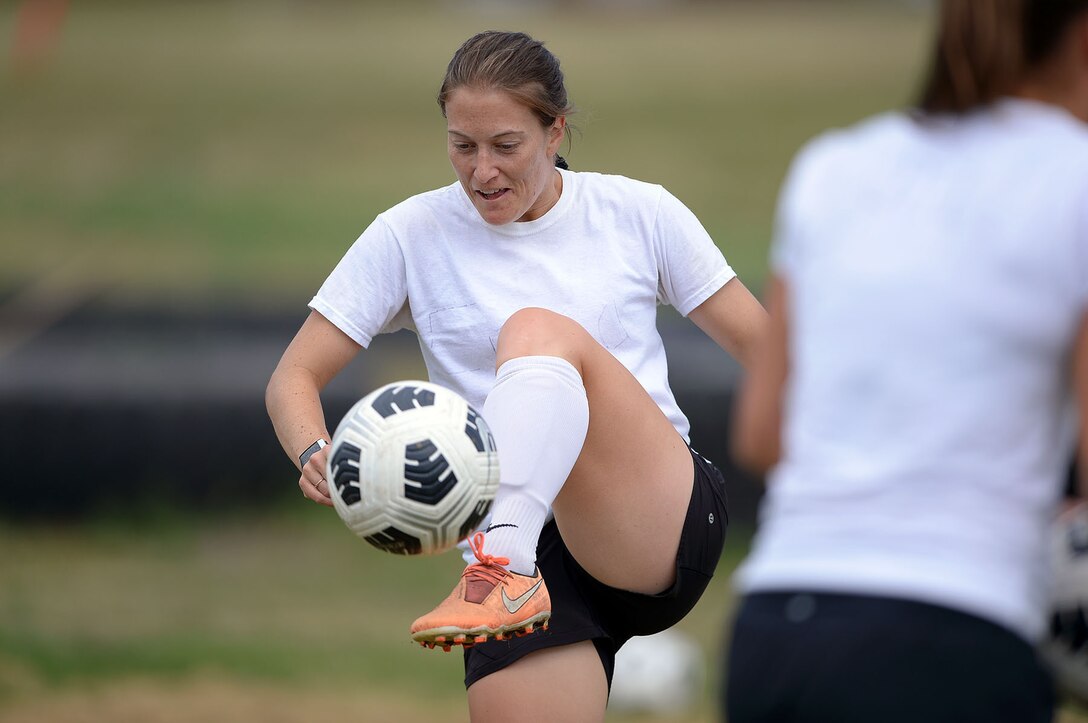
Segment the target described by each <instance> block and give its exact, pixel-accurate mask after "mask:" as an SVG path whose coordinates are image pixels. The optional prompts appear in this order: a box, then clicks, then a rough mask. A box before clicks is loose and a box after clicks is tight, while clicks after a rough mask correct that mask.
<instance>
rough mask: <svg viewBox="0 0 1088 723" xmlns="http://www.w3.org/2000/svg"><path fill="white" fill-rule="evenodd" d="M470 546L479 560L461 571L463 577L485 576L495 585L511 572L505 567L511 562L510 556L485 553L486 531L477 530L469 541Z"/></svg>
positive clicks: (478, 577) (475, 577)
mask: <svg viewBox="0 0 1088 723" xmlns="http://www.w3.org/2000/svg"><path fill="white" fill-rule="evenodd" d="M468 546H469V549H471V550H472V554H474V555H475V556H476V559H477V560H479V562H474V563H472V564H471V565H469V566H468V567H466V568H465V571H464V572H463V573H461V577H467V578H469V579H477V580H479V579H480V578H483V579H484V580H487V581H489V582H491V583H493V584H494V585H498V584H499V583H501V582H502V581H503V579H505V578H506V576H507V575H509V574H510V573H508V572H507V571H506V568H505V567H504V565H509V564H510V558H508V557H496V556H494V555H487V554H484V533H482V532H477V533H476V534H475V535H473V536H472V538H471V539H470V540H469V541H468Z"/></svg>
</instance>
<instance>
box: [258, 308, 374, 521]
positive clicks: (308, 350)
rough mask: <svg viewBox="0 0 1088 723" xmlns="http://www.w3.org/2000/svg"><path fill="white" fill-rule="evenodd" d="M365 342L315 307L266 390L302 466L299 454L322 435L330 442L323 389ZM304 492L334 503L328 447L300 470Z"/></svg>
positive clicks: (281, 433) (281, 432)
mask: <svg viewBox="0 0 1088 723" xmlns="http://www.w3.org/2000/svg"><path fill="white" fill-rule="evenodd" d="M361 349H362V347H360V346H359V344H357V343H356V342H355V340H353V339H352V338H351V337H349V336H348V335H347V334H345V333H344V332H342V331H340V329H338V328H337V327H336V326H334V325H333V324H332V322H330V321H329V320H328V319H326V318H325V317H324V316H322V315H321V314H319V313H317V312H316V311H311V312H310V316H309V317H307V319H306V321H305V322H304V323H303V324H302V328H301V329H299V331H298V333H297V334H296V335H295V338H294V339H292V340H291V343H290V344H289V345H288V347H287V350H286V351H285V352H284V353H283V357H282V358H281V359H280V363H279V364H278V365H277V366H276V370H275V371H274V372H272V378H271V379H269V381H268V388H267V389H266V390H265V406H266V407H267V408H268V416H269V417H270V418H271V419H272V426H273V427H275V430H276V437H278V438H279V440H280V445H282V446H283V450H284V451H285V452H286V453H287V456H288V457H290V458H291V460H292V461H293V462H294V463H295V466H296V467H298V466H299V455H301V454H302V453H303V452H304V451H305V450H306V449H307V448H309V447H310V446H311V445H312V444H313V443H314V442H315V441H317V440H318V439H324V440H326V441H331V436H330V435H329V431H328V429H327V427H326V425H325V413H324V411H323V410H322V408H321V397H320V392H321V390H322V389H324V388H325V385H326V384H328V383H329V381H330V380H331V379H332V378H333V377H335V376H336V375H337V374H338V373H339V372H340V370H341V369H343V368H344V367H345V366H347V364H348V362H350V361H351V360H352V359H354V358H355V355H356V354H358V353H359V351H360V350H361ZM300 471H301V473H302V474H301V476H300V477H299V487H300V488H301V489H302V494H303V495H304V496H305V497H307V498H309V499H311V500H313V501H314V502H317V503H319V504H323V505H327V506H329V507H331V506H332V498H330V497H329V491H328V483H327V482H326V481H325V479H324V478H325V450H321V451H318V452H317V453H315V454H314V455H313V456H311V457H310V459H309V461H308V462H307V463H306V466H305V468H302V469H300Z"/></svg>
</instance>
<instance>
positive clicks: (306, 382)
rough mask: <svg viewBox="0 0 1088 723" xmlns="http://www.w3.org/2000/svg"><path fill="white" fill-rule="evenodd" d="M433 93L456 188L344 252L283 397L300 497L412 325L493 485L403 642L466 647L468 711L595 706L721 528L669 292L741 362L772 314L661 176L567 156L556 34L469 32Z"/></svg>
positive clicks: (279, 382)
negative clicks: (345, 406) (622, 658)
mask: <svg viewBox="0 0 1088 723" xmlns="http://www.w3.org/2000/svg"><path fill="white" fill-rule="evenodd" d="M438 102H439V105H440V106H441V108H442V112H443V114H444V116H445V117H446V121H447V137H448V152H449V158H450V162H451V164H452V165H453V169H454V172H455V173H456V176H457V182H456V183H453V184H451V185H449V186H447V187H445V188H441V189H438V190H435V191H431V192H428V193H423V194H421V195H418V196H415V197H413V198H410V199H408V200H407V201H404V202H403V203H401V204H399V205H397V206H395V207H394V208H392V209H390V210H389V211H386V212H385V213H383V214H381V215H380V216H378V218H377V219H376V220H375V221H374V222H373V223H372V224H371V225H370V226H369V228H367V229H366V231H365V232H364V233H363V234H362V235H361V236H360V237H359V239H358V240H357V241H356V242H355V244H354V245H353V246H352V247H351V248H350V249H349V250H348V251H347V253H346V255H345V256H344V257H343V259H342V260H341V261H340V263H339V264H338V265H337V267H336V268H335V269H334V270H333V272H332V274H331V275H330V276H329V278H328V279H327V280H326V282H325V283H324V285H323V286H322V287H321V289H320V290H319V291H318V293H317V295H316V296H315V297H314V299H313V301H312V302H311V308H312V313H311V314H310V316H309V318H308V319H307V320H306V322H305V323H304V324H303V326H302V328H301V330H300V331H299V333H298V335H297V336H296V337H295V339H294V340H293V341H292V342H291V344H290V346H289V347H288V349H287V351H286V352H285V354H284V356H283V359H282V360H281V362H280V364H279V366H278V367H277V369H276V371H275V373H274V375H273V377H272V379H271V381H270V383H269V387H268V395H267V400H268V408H269V413H270V415H271V417H272V420H273V422H274V424H275V427H276V430H277V434H278V436H279V438H280V441H281V443H282V444H283V447H284V449H285V450H286V451H287V452H288V454H290V455H291V457H292V459H298V458H299V456H300V454H301V455H303V458H304V460H303V463H302V464H301V470H302V476H301V478H300V480H299V485H300V486H301V488H302V491H303V493H304V494H305V496H306V497H308V498H309V499H311V500H314V501H315V502H318V503H321V504H330V499H329V496H328V494H329V493H328V483H327V482H326V480H325V479H323V470H324V466H325V457H324V452H323V451H321V450H320V449H319V447H320V443H319V442H318V441H317V440H321V439H328V431H327V428H326V426H325V420H324V418H323V415H322V410H321V406H320V402H319V397H318V393H319V391H320V390H321V389H322V388H323V387H324V386H325V384H326V383H327V382H328V381H329V380H330V379H331V378H332V377H333V376H334V375H335V374H336V373H338V372H339V371H340V370H341V369H342V368H343V367H344V365H345V364H347V363H348V361H349V360H351V359H352V358H353V357H354V356H355V355H356V354H357V353H358V352H359V351H360V349H361V348H365V347H367V346H368V345H369V344H370V342H371V340H372V339H373V337H374V336H375V335H377V334H379V333H381V332H387V331H394V330H397V329H399V328H404V327H408V328H411V329H414V330H415V332H416V333H417V335H418V336H419V340H420V346H421V348H422V351H423V356H424V360H425V362H426V365H427V368H428V373H429V376H430V379H431V381H432V382H435V383H438V384H442V385H444V386H447V387H450V388H452V389H454V390H455V391H458V392H460V393H461V394H462V395H464V396H465V397H466V398H467V399H468V400H469V402H470V403H471V404H473V405H474V406H476V407H477V408H480V409H482V413H483V416H484V418H485V419H486V420H487V422H488V424H489V426H490V427H491V429H492V431H493V433H494V436H495V439H496V442H497V445H498V449H499V455H500V460H501V465H500V468H501V483H500V489H499V493H498V496H497V497H496V499H495V502H494V505H493V507H492V512H491V517H490V524H489V526H488V527H487V529H486V531H485V532H484V541H483V543H482V544H481V543H480V541H479V540H480V537H479V536H476V540H475V541H474V543H473V546H472V551H473V554H474V556H475V561H474V562H473V564H471V565H469V566H468V567H467V568H466V569H465V571H464V573H463V575H462V577H461V579H460V581H459V582H458V583H457V585H456V586H455V588H454V590H453V592H452V593H451V594H450V596H449V597H448V598H447V599H446V600H445V601H444V602H442V603H441V604H440V605H439V606H438V607H437V608H435V609H434V610H433V611H431V612H430V613H427V614H426V615H423V616H422V617H421V618H419V619H418V620H417V621H416V622H415V623H414V624H413V625H412V629H411V635H412V637H413V639H415V640H416V641H418V642H421V643H423V644H424V645H427V646H431V647H433V646H436V645H437V646H441V647H447V648H448V647H449V646H451V645H458V644H461V645H464V646H465V648H466V685H467V686H468V693H469V709H470V712H471V715H472V719H473V720H474V721H503V722H509V721H515V720H516V721H536V720H539V721H593V720H601V719H603V717H604V710H605V703H606V701H607V696H608V681H609V679H610V676H611V671H612V665H613V660H614V656H615V653H616V650H617V649H618V648H619V646H620V645H622V644H623V642H624V641H625V640H627V639H628V638H630V637H631V636H633V635H642V634H649V633H653V632H656V631H659V630H662V629H664V628H666V627H668V626H670V625H672V624H673V623H675V622H676V621H678V620H680V619H681V618H682V617H683V616H684V615H685V614H686V613H687V612H688V611H689V610H690V609H691V607H692V606H693V605H694V604H695V602H696V601H697V600H698V598H699V596H700V595H701V594H702V592H703V590H704V589H705V587H706V585H707V583H708V582H709V580H710V577H711V575H712V574H713V572H714V568H715V566H716V564H717V561H718V557H719V555H720V553H721V549H722V544H723V540H724V535H725V525H726V521H727V519H726V508H725V499H724V490H723V487H722V478H721V475H720V473H719V472H718V471H717V469H716V468H715V467H714V466H713V465H712V464H711V463H710V462H708V461H707V460H706V459H704V458H703V457H701V456H700V455H698V454H697V453H695V452H694V451H693V450H691V449H690V448H689V447H688V445H687V443H686V439H687V432H688V423H687V420H686V418H685V417H684V415H683V413H682V412H681V411H680V409H679V408H677V405H676V402H675V400H674V398H673V395H672V392H671V391H670V389H669V385H668V380H667V369H666V362H665V355H664V349H663V346H662V343H661V338H660V337H659V335H658V332H657V328H656V313H657V311H656V307H657V304H658V303H669V304H672V305H673V306H674V307H676V309H677V310H678V311H679V312H680V313H682V314H685V315H687V316H689V317H690V318H691V319H692V320H693V321H694V322H695V323H696V324H697V325H698V326H699V327H700V328H701V329H702V330H703V331H705V332H706V333H707V334H708V335H709V336H710V337H711V338H713V339H714V340H715V341H716V342H717V343H718V344H720V345H721V346H722V347H723V348H724V349H726V350H727V351H728V352H730V353H732V354H734V355H735V356H736V357H737V358H738V359H739V360H740V361H741V362H742V363H748V361H749V358H750V349H751V348H752V340H753V339H754V338H756V337H757V336H758V335H759V333H760V332H761V331H762V329H763V326H764V324H765V314H764V311H763V308H762V307H761V306H760V305H759V303H758V302H757V301H756V300H755V299H754V298H753V297H752V295H751V294H749V292H748V291H747V289H746V288H745V287H744V286H743V285H742V284H741V282H740V281H739V280H738V279H736V278H735V274H734V273H733V271H732V270H731V269H730V267H729V266H728V265H727V263H726V261H725V259H724V258H723V256H722V254H721V252H720V251H719V250H718V249H717V247H716V246H715V245H714V243H713V242H712V241H711V239H710V237H709V236H708V235H707V233H706V231H705V230H704V229H703V227H702V226H701V224H700V223H699V222H698V220H697V219H696V218H695V216H694V215H693V214H692V213H691V212H690V211H689V210H688V209H687V208H686V207H685V206H684V205H683V204H681V203H680V202H679V201H678V200H677V199H676V198H675V197H673V196H672V195H670V194H669V193H668V192H666V191H665V190H664V189H662V188H661V187H660V186H655V185H650V184H647V183H641V182H638V181H633V180H630V179H627V178H623V177H620V176H607V175H601V174H596V173H576V172H572V171H570V170H567V169H566V164H565V162H563V160H562V159H561V158H559V156H558V155H557V153H558V150H559V147H560V144H561V143H562V141H563V139H564V137H565V133H566V131H567V127H566V122H567V115H568V114H569V113H570V112H571V107H570V105H569V103H568V100H567V93H566V90H565V88H564V84H563V75H562V73H561V72H560V69H559V63H558V61H557V60H556V59H555V57H554V56H553V55H552V54H551V53H550V52H549V51H548V50H546V49H545V48H544V47H543V45H542V44H541V43H540V42H538V41H536V40H533V39H532V38H530V37H528V36H526V35H524V34H521V33H500V32H488V33H482V34H479V35H477V36H475V37H473V38H470V39H469V40H468V41H467V42H465V43H464V45H462V46H461V48H460V49H459V50H458V51H457V52H456V54H455V55H454V57H453V59H452V61H451V62H450V64H449V68H448V70H447V73H446V78H445V81H444V82H443V84H442V87H441V90H440V92H439V96H438ZM485 547H486V551H485V549H484V548H485ZM545 622H548V623H549V627H548V629H547V630H546V631H544V630H541V629H540V628H542V627H543V624H544V623H545ZM530 629H534V630H536V632H533V633H532V634H531V635H527V636H524V637H516V635H517V634H518V633H524V632H526V631H527V630H530ZM545 682H546V683H547V684H546V685H544V684H543V683H545ZM555 691H563V693H562V695H556V694H555Z"/></svg>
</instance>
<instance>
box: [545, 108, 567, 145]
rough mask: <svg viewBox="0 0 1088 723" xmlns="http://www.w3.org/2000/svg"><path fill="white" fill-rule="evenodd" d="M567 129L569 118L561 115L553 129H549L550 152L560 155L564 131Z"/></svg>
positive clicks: (553, 124)
mask: <svg viewBox="0 0 1088 723" xmlns="http://www.w3.org/2000/svg"><path fill="white" fill-rule="evenodd" d="M566 127H567V117H566V116H565V115H561V116H559V117H558V118H556V119H555V122H554V123H552V125H551V127H550V128H548V152H549V153H558V152H559V146H560V145H561V144H562V143H563V136H564V135H565V134H564V132H563V131H564V130H565V129H566Z"/></svg>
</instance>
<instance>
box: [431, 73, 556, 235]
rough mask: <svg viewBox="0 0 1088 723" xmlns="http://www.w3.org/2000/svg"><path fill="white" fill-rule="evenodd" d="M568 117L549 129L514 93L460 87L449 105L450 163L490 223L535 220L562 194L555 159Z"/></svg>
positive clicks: (450, 99)
mask: <svg viewBox="0 0 1088 723" xmlns="http://www.w3.org/2000/svg"><path fill="white" fill-rule="evenodd" d="M565 123H566V119H565V118H562V117H560V118H558V119H556V121H555V123H553V124H552V125H551V126H550V127H548V128H545V127H543V126H542V125H541V124H540V120H539V119H538V118H537V116H536V115H535V114H534V113H533V112H532V111H531V110H529V109H528V108H527V107H526V106H524V105H522V104H521V103H519V102H518V101H517V100H515V99H514V97H513V96H511V95H510V94H508V93H506V92H504V91H501V90H481V89H477V88H466V87H461V88H457V89H456V90H454V91H453V92H452V93H451V94H450V95H449V98H448V99H447V100H446V127H447V129H448V131H449V134H448V135H449V137H448V144H449V154H450V163H452V164H453V169H454V171H456V173H457V178H458V180H459V181H461V186H462V187H463V188H464V189H465V193H467V194H468V196H469V198H470V199H472V205H473V206H475V207H476V210H477V211H479V213H480V216H481V217H482V218H483V219H484V221H486V222H487V223H489V224H493V225H501V224H507V223H511V222H513V221H533V220H535V219H538V218H540V217H541V216H543V215H544V214H545V213H547V212H548V209H550V208H551V207H552V206H554V205H555V203H556V201H558V200H559V194H560V193H561V192H562V188H563V186H562V177H561V176H560V175H559V173H558V171H556V170H555V154H556V152H557V151H558V150H559V144H560V143H562V141H563V127H564V125H565Z"/></svg>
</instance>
